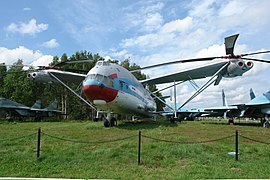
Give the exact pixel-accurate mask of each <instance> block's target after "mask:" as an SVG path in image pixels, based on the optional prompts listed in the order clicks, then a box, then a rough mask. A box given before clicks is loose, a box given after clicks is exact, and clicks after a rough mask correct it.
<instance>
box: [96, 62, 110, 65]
mask: <svg viewBox="0 0 270 180" xmlns="http://www.w3.org/2000/svg"><path fill="white" fill-rule="evenodd" d="M97 65H98V66H109V65H110V63H109V62H107V61H99V62H97Z"/></svg>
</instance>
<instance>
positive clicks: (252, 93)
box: [249, 88, 256, 100]
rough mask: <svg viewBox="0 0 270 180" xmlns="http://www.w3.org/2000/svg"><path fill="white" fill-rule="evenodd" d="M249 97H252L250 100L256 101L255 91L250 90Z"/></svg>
mask: <svg viewBox="0 0 270 180" xmlns="http://www.w3.org/2000/svg"><path fill="white" fill-rule="evenodd" d="M249 96H250V100H252V99H254V98H255V97H256V95H255V93H254V91H253V89H252V88H250V91H249Z"/></svg>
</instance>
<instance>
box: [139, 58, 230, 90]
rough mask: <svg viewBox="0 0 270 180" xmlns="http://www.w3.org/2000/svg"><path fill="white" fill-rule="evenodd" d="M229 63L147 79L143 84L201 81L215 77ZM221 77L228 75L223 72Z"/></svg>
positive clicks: (209, 65)
mask: <svg viewBox="0 0 270 180" xmlns="http://www.w3.org/2000/svg"><path fill="white" fill-rule="evenodd" d="M226 63H228V62H227V61H225V62H224V61H222V62H217V63H212V64H208V65H204V66H200V67H196V68H191V69H188V70H183V71H178V72H176V73H172V74H168V75H164V76H160V77H156V78H151V79H146V80H142V81H141V83H142V84H148V85H151V84H162V83H170V82H174V81H188V80H194V79H200V78H205V77H211V76H213V75H214V74H215V73H216V72H217V71H218V70H219V69H221V68H222V67H223V66H224V65H226ZM220 73H221V74H220V75H224V73H226V72H225V71H221V72H220Z"/></svg>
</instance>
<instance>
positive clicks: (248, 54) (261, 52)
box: [241, 50, 270, 56]
mask: <svg viewBox="0 0 270 180" xmlns="http://www.w3.org/2000/svg"><path fill="white" fill-rule="evenodd" d="M263 53H270V51H269V50H267V51H260V52H254V53H247V54H241V56H251V55H255V54H263Z"/></svg>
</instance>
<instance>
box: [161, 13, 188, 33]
mask: <svg viewBox="0 0 270 180" xmlns="http://www.w3.org/2000/svg"><path fill="white" fill-rule="evenodd" d="M191 25H192V18H191V17H189V16H188V17H186V18H185V19H177V20H174V21H170V22H168V23H166V24H164V25H163V26H162V28H161V33H171V32H184V31H186V30H188V29H189V27H190V26H191Z"/></svg>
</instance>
